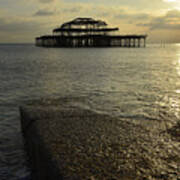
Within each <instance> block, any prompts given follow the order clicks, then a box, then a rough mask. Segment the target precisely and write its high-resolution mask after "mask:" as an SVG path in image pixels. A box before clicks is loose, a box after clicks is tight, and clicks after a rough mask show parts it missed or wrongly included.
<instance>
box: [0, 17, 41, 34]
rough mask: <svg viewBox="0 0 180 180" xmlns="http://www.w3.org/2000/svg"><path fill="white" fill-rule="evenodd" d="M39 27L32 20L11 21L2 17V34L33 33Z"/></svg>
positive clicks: (0, 23)
mask: <svg viewBox="0 0 180 180" xmlns="http://www.w3.org/2000/svg"><path fill="white" fill-rule="evenodd" d="M38 27H39V24H38V23H36V22H34V21H31V20H25V19H19V18H14V19H12V18H11V20H9V18H2V17H0V32H12V33H13V32H24V31H26V32H27V31H28V32H32V31H33V30H35V29H37V28H38Z"/></svg>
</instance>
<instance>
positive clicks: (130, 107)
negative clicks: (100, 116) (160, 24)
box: [0, 44, 180, 180]
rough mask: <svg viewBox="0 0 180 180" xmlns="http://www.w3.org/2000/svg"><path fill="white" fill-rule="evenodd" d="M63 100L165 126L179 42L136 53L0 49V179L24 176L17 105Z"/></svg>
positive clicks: (179, 73)
mask: <svg viewBox="0 0 180 180" xmlns="http://www.w3.org/2000/svg"><path fill="white" fill-rule="evenodd" d="M63 96H67V97H69V96H75V97H78V96H81V97H83V99H84V100H83V102H82V103H81V105H82V106H86V107H87V108H90V109H93V110H96V111H99V112H103V113H107V114H109V115H111V116H118V117H120V118H122V119H124V120H125V121H134V123H137V124H142V125H144V126H146V127H147V128H148V127H149V128H151V129H153V128H154V129H155V130H166V129H168V128H171V127H172V126H174V125H176V124H177V123H178V122H179V116H180V44H171V45H166V46H165V47H161V46H160V45H149V46H148V47H147V48H140V49H138V48H135V49H133V48H132V49H128V48H100V49H96V48H90V49H86V48H83V49H58V48H57V49H56V48H52V49H48V48H38V47H34V46H33V45H0V132H1V133H0V179H1V180H8V179H9V180H10V179H11V180H17V179H24V178H26V177H28V176H29V171H28V169H27V166H26V160H25V154H24V151H23V143H22V135H21V130H20V121H19V119H20V118H19V112H18V106H19V105H20V104H21V103H22V102H24V101H25V100H29V99H30V100H31V99H39V98H43V97H49V98H59V97H63ZM174 145H175V146H176V147H178V146H179V142H174Z"/></svg>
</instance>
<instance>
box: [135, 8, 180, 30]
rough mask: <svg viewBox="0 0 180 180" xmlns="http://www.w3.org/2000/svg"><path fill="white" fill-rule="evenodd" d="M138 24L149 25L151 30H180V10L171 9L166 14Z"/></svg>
mask: <svg viewBox="0 0 180 180" xmlns="http://www.w3.org/2000/svg"><path fill="white" fill-rule="evenodd" d="M137 26H144V27H148V28H149V30H156V29H164V30H180V11H178V10H170V11H168V12H167V13H166V14H165V15H164V16H161V17H154V18H153V19H152V20H151V22H149V23H139V24H137Z"/></svg>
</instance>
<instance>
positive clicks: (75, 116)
mask: <svg viewBox="0 0 180 180" xmlns="http://www.w3.org/2000/svg"><path fill="white" fill-rule="evenodd" d="M20 114H21V124H22V132H23V135H24V137H25V142H26V143H25V144H26V148H27V151H28V154H29V157H30V163H31V168H32V179H33V180H60V179H63V180H64V179H65V180H76V179H78V180H84V179H89V180H110V179H114V180H115V179H116V180H135V179H137V180H142V179H147V180H151V179H163V180H165V179H167V180H169V179H178V178H179V175H178V164H179V162H180V159H179V156H178V153H179V150H178V144H177V143H178V142H179V140H178V139H175V141H174V140H172V138H171V134H168V132H164V131H162V132H159V133H158V132H155V131H154V130H152V131H151V130H148V129H146V128H145V127H144V126H142V125H137V124H135V123H133V122H129V121H126V120H122V119H119V118H115V117H110V116H108V115H105V114H101V113H97V112H94V111H92V110H89V109H84V108H82V106H81V107H80V106H78V103H76V102H75V103H74V102H72V100H67V99H61V100H56V101H55V100H52V101H45V102H43V101H39V102H31V103H29V104H26V105H23V106H22V107H21V108H20ZM175 127H176V126H175ZM178 127H179V126H178ZM172 129H173V128H172ZM169 131H170V132H171V130H169ZM177 132H179V131H177ZM167 142H169V144H167ZM175 142H176V143H175ZM170 144H171V145H173V147H171V146H170ZM176 146H177V147H176Z"/></svg>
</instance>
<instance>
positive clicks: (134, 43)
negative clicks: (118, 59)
mask: <svg viewBox="0 0 180 180" xmlns="http://www.w3.org/2000/svg"><path fill="white" fill-rule="evenodd" d="M133 47H136V39H133Z"/></svg>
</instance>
